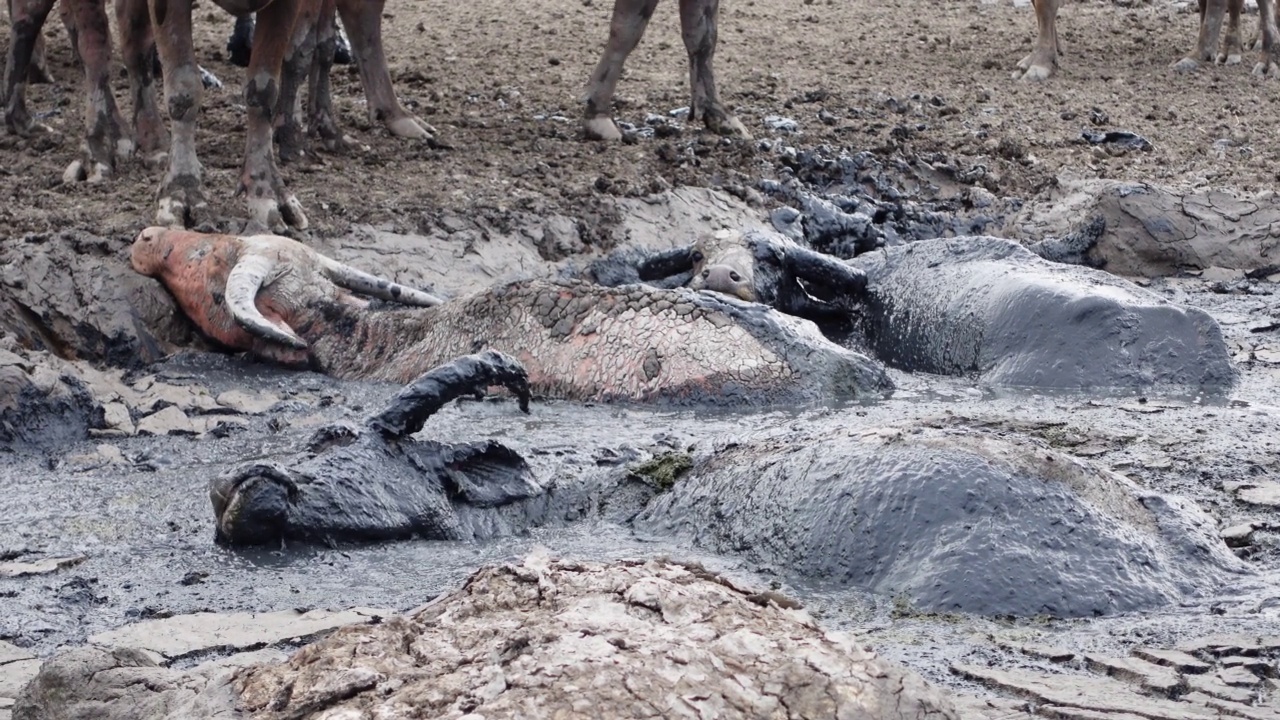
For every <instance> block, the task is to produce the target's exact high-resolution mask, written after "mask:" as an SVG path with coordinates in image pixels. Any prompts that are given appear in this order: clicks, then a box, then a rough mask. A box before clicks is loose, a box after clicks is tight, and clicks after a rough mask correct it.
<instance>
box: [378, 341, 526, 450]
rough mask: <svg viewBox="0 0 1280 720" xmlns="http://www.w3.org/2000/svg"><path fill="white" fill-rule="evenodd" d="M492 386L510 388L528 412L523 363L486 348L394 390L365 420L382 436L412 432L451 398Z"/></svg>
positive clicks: (522, 408) (476, 392) (478, 392)
mask: <svg viewBox="0 0 1280 720" xmlns="http://www.w3.org/2000/svg"><path fill="white" fill-rule="evenodd" d="M492 385H501V386H503V387H505V388H507V389H508V390H510V391H511V392H512V393H514V394H515V395H516V397H517V398H518V402H519V403H520V409H521V410H523V411H524V412H529V376H528V373H526V372H525V369H524V366H522V365H521V364H520V363H519V362H518V361H517V360H516V359H515V358H512V357H511V356H509V355H504V354H503V353H500V352H497V351H496V350H486V351H484V352H482V353H479V354H476V355H464V356H463V357H460V358H458V359H457V360H454V361H453V362H450V363H447V364H445V365H441V366H440V367H437V368H435V369H433V370H430V371H428V372H427V373H426V374H424V375H422V376H421V377H419V378H418V379H417V380H414V381H413V382H412V383H410V384H409V385H408V386H406V387H405V388H404V389H403V390H401V391H400V392H398V393H396V396H395V397H394V398H392V399H391V402H390V404H388V406H387V408H386V409H385V410H383V411H382V412H381V413H378V414H377V415H374V416H373V417H370V418H369V419H368V421H367V423H368V425H369V427H371V428H373V429H375V430H377V431H379V432H381V433H382V434H384V435H390V436H395V437H401V436H408V435H412V434H414V433H416V432H418V431H419V430H421V429H422V426H423V424H425V423H426V421H427V418H429V417H431V416H432V415H434V414H435V413H436V412H437V411H438V410H440V408H442V407H444V406H445V405H446V404H447V403H449V402H450V401H452V400H454V399H455V398H458V397H461V396H463V395H473V394H482V393H483V392H484V391H485V389H486V388H488V387H490V386H492Z"/></svg>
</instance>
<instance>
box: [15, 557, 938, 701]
mask: <svg viewBox="0 0 1280 720" xmlns="http://www.w3.org/2000/svg"><path fill="white" fill-rule="evenodd" d="M771 599H772V598H769V597H765V596H763V595H759V594H752V593H750V592H747V591H744V590H741V589H738V588H736V587H734V586H733V585H732V584H731V583H730V582H729V581H727V580H725V579H724V578H721V577H719V576H716V575H712V574H711V573H708V572H706V571H705V570H703V569H701V568H699V567H696V566H692V567H691V566H685V565H679V564H674V563H669V562H662V561H651V562H646V563H640V562H627V561H622V562H618V563H614V564H610V565H604V564H596V563H575V562H565V561H555V560H548V559H546V558H545V557H539V556H538V555H533V556H530V557H529V558H527V559H526V560H525V561H524V563H523V564H518V565H517V564H511V565H503V566H498V567H488V568H484V569H481V570H480V571H478V572H477V573H475V574H474V575H473V576H472V577H471V578H470V579H468V580H467V581H466V582H465V583H464V584H463V586H462V588H461V589H460V590H457V591H455V592H453V593H449V594H447V595H445V596H443V597H441V598H439V599H437V600H435V601H433V602H431V603H430V604H428V605H427V606H425V607H424V608H422V609H421V610H419V611H417V612H415V613H412V614H411V615H409V616H408V617H394V618H390V619H388V620H386V621H384V622H382V623H381V624H378V625H352V626H348V627H346V628H342V629H339V630H338V631H336V632H334V633H333V634H332V635H331V636H329V637H328V638H326V639H324V640H321V641H319V642H317V643H315V644H313V645H309V646H307V647H304V648H303V649H301V650H299V651H298V652H297V653H295V654H294V655H293V656H292V657H291V658H289V659H288V660H287V661H285V662H283V663H280V664H261V665H252V666H249V667H246V668H244V669H242V670H239V671H235V672H234V673H233V672H228V671H221V672H218V671H216V670H208V671H204V672H201V671H199V670H197V671H194V672H189V673H183V672H179V671H177V670H172V669H168V668H163V667H158V666H156V665H154V664H152V663H151V662H150V661H148V660H147V659H146V658H145V657H143V656H142V655H141V653H138V652H130V651H127V650H116V651H107V650H102V649H97V648H83V649H79V650H73V651H71V652H68V653H64V654H62V655H60V656H57V657H55V658H54V659H53V660H51V661H50V662H48V663H46V664H45V666H44V667H43V668H42V669H41V671H40V674H39V675H37V676H36V678H35V679H34V680H32V682H31V683H30V684H29V685H28V686H27V687H26V689H25V690H24V692H23V695H22V696H21V697H19V698H18V699H17V703H16V704H15V706H14V713H13V716H14V718H15V720H24V719H27V718H35V717H72V716H75V717H81V716H87V714H91V715H92V716H93V717H97V718H103V719H104V720H107V719H109V718H130V719H132V718H138V717H147V718H178V717H181V718H186V719H196V718H214V717H219V718H220V717H238V716H239V715H238V714H236V713H234V712H233V709H234V708H236V707H237V706H238V708H239V709H240V710H241V711H243V712H245V713H246V714H250V715H252V716H253V717H263V718H285V717H295V718H298V717H320V716H323V717H328V718H336V717H439V718H460V717H463V716H466V717H494V718H496V717H633V716H635V711H636V710H637V709H638V708H647V711H648V714H649V715H652V716H664V717H669V716H677V715H680V716H683V715H684V714H687V713H688V712H690V711H691V710H692V711H693V712H695V713H696V714H698V715H699V716H733V717H738V716H743V717H746V716H750V717H774V716H785V717H789V718H833V717H867V718H884V719H886V720H894V719H897V718H904V719H905V718H923V717H926V716H927V717H936V718H956V717H958V715H957V713H956V711H955V708H954V705H953V703H952V700H951V699H950V698H949V697H947V696H946V695H944V694H943V693H942V692H940V691H938V690H936V689H934V688H933V687H931V686H929V685H927V684H926V683H925V682H924V680H922V679H921V678H920V677H919V676H917V675H915V674H914V673H912V672H910V671H907V670H905V669H904V668H901V667H899V666H895V665H892V664H890V663H888V662H885V661H884V660H881V659H880V658H878V657H877V656H876V655H875V654H874V653H872V652H870V651H868V650H866V649H864V648H862V647H859V646H858V645H857V644H856V643H854V642H853V641H852V639H851V638H850V637H849V636H848V635H845V634H843V633H827V632H824V631H823V630H821V629H820V628H819V627H818V626H817V625H816V624H814V622H813V620H812V619H810V618H809V617H808V615H806V614H804V613H802V612H796V611H793V610H785V609H782V608H780V607H779V606H778V605H777V604H774V603H772V602H770V600H771ZM783 602H785V601H783Z"/></svg>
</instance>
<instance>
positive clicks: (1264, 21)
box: [1253, 0, 1280, 77]
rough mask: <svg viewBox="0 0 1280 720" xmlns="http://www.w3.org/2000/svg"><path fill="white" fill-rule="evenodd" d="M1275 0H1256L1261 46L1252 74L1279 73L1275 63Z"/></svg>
mask: <svg viewBox="0 0 1280 720" xmlns="http://www.w3.org/2000/svg"><path fill="white" fill-rule="evenodd" d="M1274 3H1275V0H1258V33H1259V34H1260V35H1261V36H1262V48H1261V50H1260V51H1259V54H1258V63H1257V64H1256V65H1254V66H1253V74H1254V75H1269V76H1271V77H1275V76H1276V75H1280V65H1277V64H1276V57H1275V48H1276V33H1277V30H1276V15H1275V4H1274Z"/></svg>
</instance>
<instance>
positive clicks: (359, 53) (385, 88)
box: [331, 0, 436, 141]
mask: <svg viewBox="0 0 1280 720" xmlns="http://www.w3.org/2000/svg"><path fill="white" fill-rule="evenodd" d="M385 5H386V0H338V14H339V15H341V16H342V25H343V27H345V28H346V29H347V38H348V39H349V40H350V41H351V56H352V58H354V59H355V61H356V67H358V68H359V69H360V81H361V83H363V85H364V96H365V99H366V100H367V101H368V104H369V118H370V120H372V121H374V122H380V123H382V124H383V125H384V126H386V128H387V130H388V131H389V132H390V133H391V134H392V135H395V136H396V137H402V138H409V139H411V140H427V141H431V140H434V136H435V134H436V130H435V128H433V127H431V126H430V125H428V124H426V123H424V122H423V121H421V120H419V119H418V118H417V117H415V116H414V115H413V113H411V112H409V111H408V110H405V109H404V106H403V105H401V104H400V101H399V100H398V99H397V98H396V91H395V88H394V87H393V86H392V85H391V72H390V70H388V69H387V56H386V54H385V53H384V52H383V48H382V8H383V7H384V6H385ZM331 114H332V113H331Z"/></svg>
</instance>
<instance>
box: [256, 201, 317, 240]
mask: <svg viewBox="0 0 1280 720" xmlns="http://www.w3.org/2000/svg"><path fill="white" fill-rule="evenodd" d="M249 221H250V224H251V226H252V227H253V228H254V229H257V230H265V231H268V232H272V233H275V234H277V235H279V234H282V233H284V232H287V231H288V229H289V228H294V229H295V230H306V229H307V227H308V226H309V225H310V223H309V222H308V221H307V216H306V214H305V213H303V211H302V203H301V202H300V201H299V200H298V198H297V197H295V196H294V195H293V194H292V193H289V194H286V195H285V197H284V202H279V201H277V200H275V199H274V198H249Z"/></svg>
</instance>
